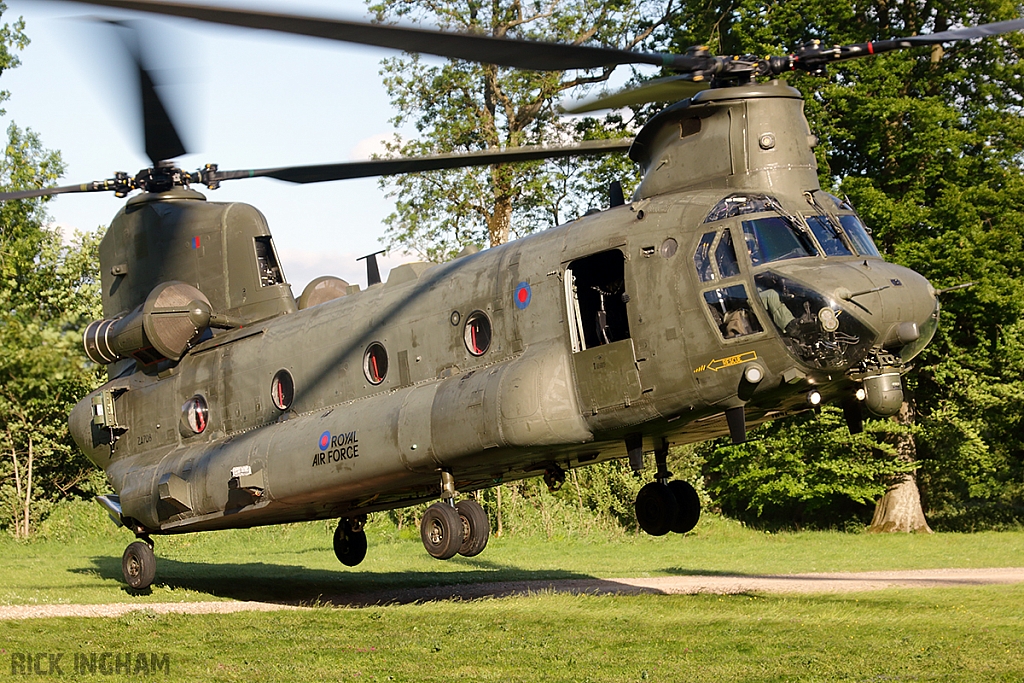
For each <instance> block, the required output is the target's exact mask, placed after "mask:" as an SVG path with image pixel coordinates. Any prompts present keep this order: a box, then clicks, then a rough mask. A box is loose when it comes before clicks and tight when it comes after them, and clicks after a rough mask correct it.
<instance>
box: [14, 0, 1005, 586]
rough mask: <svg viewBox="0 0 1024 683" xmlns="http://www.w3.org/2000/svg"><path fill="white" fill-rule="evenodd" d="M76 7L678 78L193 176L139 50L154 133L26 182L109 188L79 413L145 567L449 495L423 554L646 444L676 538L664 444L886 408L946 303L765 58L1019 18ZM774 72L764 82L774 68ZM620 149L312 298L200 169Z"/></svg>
mask: <svg viewBox="0 0 1024 683" xmlns="http://www.w3.org/2000/svg"><path fill="white" fill-rule="evenodd" d="M88 4H95V5H103V6H108V7H115V8H120V9H129V10H140V11H144V12H150V13H158V14H164V15H170V16H180V17H187V18H193V19H199V20H205V21H212V22H217V23H223V24H232V25H237V26H247V27H251V28H261V29H271V30H277V31H285V32H288V33H295V34H302V35H308V36H316V37H321V38H329V39H336V40H343V41H349V42H357V43H363V44H370V45H376V46H380V47H390V48H394V49H398V50H407V51H419V52H426V53H430V54H434V55H440V56H444V57H453V58H459V59H467V60H474V61H479V62H486V63H492V64H497V65H501V66H506V67H513V68H522V69H535V70H567V69H589V68H599V67H605V66H612V65H618V64H635V63H640V64H655V65H658V66H663V67H664V68H666V69H667V70H669V71H672V72H674V73H675V75H673V76H669V77H667V78H662V79H658V80H656V81H652V82H649V83H647V84H645V85H641V86H639V87H637V88H633V89H631V90H628V91H626V92H623V93H619V94H615V95H611V96H606V97H603V98H599V99H597V100H596V101H593V102H590V103H588V104H587V105H586V106H587V107H589V108H594V109H596V108H607V107H621V106H625V105H627V104H631V103H642V102H648V101H659V100H666V99H672V100H676V99H678V100H680V101H678V102H677V103H676V104H674V105H671V106H669V107H668V108H666V109H664V110H663V111H661V112H660V113H659V114H657V115H656V116H654V117H653V118H652V119H651V120H650V121H649V122H648V123H647V125H646V126H644V128H643V129H642V130H641V131H640V132H639V134H638V135H637V136H636V138H635V139H634V140H632V141H631V143H630V142H629V141H627V142H625V143H624V142H622V141H613V142H611V143H600V144H596V145H584V146H573V147H565V148H542V149H538V148H526V149H520V150H508V151H496V152H481V153H477V154H470V155H461V156H460V155H445V156H434V157H423V158H414V159H381V160H371V161H367V162H352V163H342V164H329V165H321V166H301V167H287V168H275V169H262V170H252V171H222V170H220V169H218V168H217V167H216V166H213V165H209V166H206V167H205V168H203V169H200V170H198V171H194V172H188V171H183V170H181V169H179V168H177V167H175V166H174V164H173V161H171V160H173V159H174V158H175V157H176V156H180V155H181V154H183V153H184V148H183V146H182V145H181V142H180V139H179V138H178V136H177V134H176V132H175V131H174V128H173V125H172V124H171V123H170V118H169V117H168V116H167V114H166V110H165V109H164V108H163V105H162V104H161V103H160V101H159V98H158V97H157V96H156V91H155V89H154V87H153V84H152V79H150V77H149V75H148V74H147V72H146V71H145V70H144V69H142V68H141V66H140V67H139V78H140V85H141V88H142V90H143V104H144V109H145V121H146V148H147V154H148V156H149V157H150V159H151V160H152V161H153V166H152V167H151V168H149V169H145V170H143V171H141V172H140V173H138V174H137V175H135V176H129V175H127V174H124V173H119V174H117V175H116V176H115V177H114V178H112V179H109V180H103V181H97V182H93V183H86V184H82V185H72V186H66V187H57V188H47V189H42V190H34V191H23V192H11V193H6V194H3V195H0V199H5V200H11V199H19V198H28V197H38V196H46V195H52V194H62V193H72V192H91V191H113V192H115V193H116V194H117V195H118V196H127V195H128V194H129V193H131V192H132V191H134V190H140V191H141V192H140V193H139V194H136V195H135V196H133V197H131V198H130V199H128V200H127V202H126V204H125V206H124V208H123V209H121V211H119V212H118V214H117V216H116V217H115V218H114V220H113V221H112V223H111V225H110V228H109V230H108V231H107V233H106V235H105V236H104V238H103V240H102V243H101V245H100V266H101V278H102V295H103V311H104V315H105V318H104V319H103V320H100V321H96V322H94V323H92V324H91V325H89V326H88V328H87V329H86V331H85V335H84V344H85V351H86V354H87V355H88V357H89V358H90V359H91V360H93V361H94V362H96V363H101V364H104V365H106V366H107V367H108V371H109V377H110V379H109V381H108V382H107V383H105V384H104V385H103V386H101V387H100V388H98V389H97V390H96V391H94V392H92V393H91V394H90V395H89V396H87V397H85V398H83V399H82V400H81V402H79V403H78V404H77V406H76V407H75V408H74V410H73V411H72V413H71V416H70V418H69V422H70V429H71V433H72V435H73V437H74V439H75V441H76V443H77V444H78V445H79V447H80V448H81V449H82V451H83V452H84V453H85V454H86V455H87V456H88V457H89V458H90V459H91V460H92V461H93V462H94V463H95V464H96V465H97V466H98V467H100V468H102V469H103V470H104V472H105V473H106V475H107V479H108V481H109V482H110V484H111V487H112V488H113V490H114V493H113V494H111V495H106V496H100V497H99V498H98V502H99V503H100V504H101V505H103V506H104V507H105V508H106V509H107V511H108V512H109V513H110V515H111V517H112V518H113V520H114V521H115V522H116V523H118V524H119V525H123V526H125V527H126V528H128V529H129V530H130V531H132V532H133V533H134V534H135V536H136V537H137V539H138V540H136V541H134V542H133V543H131V544H130V545H129V546H128V547H127V549H126V550H125V552H124V555H123V558H122V568H123V571H124V577H125V580H126V581H127V583H128V584H129V586H131V587H132V588H134V589H143V588H146V587H148V586H149V585H150V584H151V583H152V582H153V580H154V578H155V575H156V559H155V555H154V552H153V541H152V539H153V537H154V536H158V535H162V534H180V533H189V532H194V531H210V530H216V529H228V528H244V527H251V526H257V525H268V524H280V523H288V522H296V521H304V520H314V519H338V520H339V523H338V527H337V530H336V531H335V534H334V551H335V553H336V555H337V557H338V559H339V560H340V561H341V562H342V563H343V564H345V565H347V566H355V565H358V564H359V563H360V562H361V561H362V560H363V558H364V557H365V555H366V552H367V539H366V533H365V530H364V528H363V526H364V523H365V521H366V518H367V515H368V514H370V513H372V512H376V511H382V510H388V509H394V508H400V507H404V506H409V505H413V504H418V503H423V502H429V501H431V500H435V501H438V502H435V503H434V504H433V505H431V506H430V507H429V508H427V510H426V512H425V513H424V515H423V518H422V522H421V537H422V540H423V544H424V546H425V548H426V550H427V551H428V553H429V554H430V555H432V556H433V557H436V558H438V559H448V558H451V557H453V556H455V555H456V554H461V555H463V556H467V557H471V556H474V555H477V554H479V553H480V552H482V551H483V550H484V548H485V546H486V544H487V540H488V536H489V532H490V522H489V520H488V517H487V514H486V513H485V511H484V510H483V508H482V507H481V505H480V504H479V503H478V502H476V500H475V499H474V498H472V497H465V496H462V495H460V492H461V493H462V494H466V493H471V492H475V491H478V490H481V489H484V488H487V487H491V486H495V485H498V484H500V483H502V482H507V481H513V480H517V479H521V478H525V477H531V476H543V477H544V478H545V480H546V481H547V483H548V484H549V486H552V487H556V486H558V485H559V484H560V483H561V482H562V481H564V479H565V475H566V471H567V470H570V469H571V468H575V467H580V466H585V465H589V464H592V463H597V462H602V461H606V460H610V459H613V458H628V459H629V462H630V464H631V465H632V467H633V468H634V469H635V470H640V469H641V468H642V467H643V465H644V458H645V455H646V454H653V455H654V461H655V465H656V467H657V471H656V475H655V481H653V482H651V483H649V484H647V485H645V486H644V487H643V488H642V489H641V491H640V492H639V494H638V496H637V499H636V515H637V520H638V523H639V525H640V527H641V528H642V529H643V530H644V531H645V532H647V533H649V534H654V535H663V534H666V533H670V532H674V533H684V532H686V531H689V530H690V529H692V528H693V527H694V526H695V525H696V523H697V521H698V519H699V516H700V502H699V499H698V497H697V494H696V492H695V491H694V490H693V488H692V487H691V486H690V485H689V484H688V483H686V482H684V481H680V480H673V479H672V475H671V473H670V472H669V471H668V468H667V464H666V457H667V454H668V451H669V448H670V446H672V445H674V444H683V443H691V442H696V441H701V440H706V439H711V438H715V437H718V436H722V435H730V436H731V438H732V440H733V441H734V442H737V443H738V442H742V441H744V440H745V438H746V437H745V435H746V433H747V430H748V429H749V428H751V427H752V426H755V425H758V424H760V423H763V422H765V421H767V420H773V419H776V418H781V417H784V416H787V415H792V414H795V413H799V412H803V411H806V410H810V409H813V408H814V407H816V406H818V405H820V404H823V403H838V404H840V405H842V407H843V409H844V412H845V414H846V418H847V422H848V425H849V428H850V429H851V431H858V430H860V429H861V423H862V419H863V414H864V412H865V411H866V412H867V413H870V414H872V415H876V416H888V415H892V414H894V413H896V412H897V411H898V409H899V407H900V405H901V403H902V400H903V392H902V386H901V375H902V373H904V372H905V371H906V370H907V368H908V363H909V362H910V361H911V360H912V359H913V358H914V357H915V356H916V355H917V354H918V353H920V351H921V350H922V349H923V348H924V347H925V346H926V345H927V344H928V342H929V341H930V340H931V338H932V336H933V335H934V333H935V330H936V328H937V325H938V313H939V305H938V301H937V298H936V291H935V289H934V288H933V287H932V285H931V284H930V283H929V282H928V281H927V280H926V279H925V278H924V277H922V276H921V275H919V274H918V273H916V272H914V271H912V270H909V269H907V268H904V267H901V266H897V265H894V264H891V263H888V262H886V261H885V260H884V259H883V258H882V257H881V255H880V254H879V252H878V250H877V248H876V247H875V245H874V244H873V242H872V240H871V237H870V231H869V229H868V228H867V227H866V226H865V225H864V223H863V222H862V221H861V219H860V218H859V217H858V215H857V213H856V212H855V211H854V210H853V208H852V207H851V206H850V205H849V203H848V202H846V201H844V200H841V199H838V198H836V197H834V196H832V195H830V194H828V193H827V192H824V191H822V190H821V188H820V186H819V184H818V176H817V165H816V161H815V156H814V153H813V147H814V145H815V143H816V139H815V138H814V136H813V135H812V133H811V131H810V129H809V127H808V124H807V121H806V119H805V117H804V113H803V98H802V96H801V94H800V93H799V92H798V91H797V90H795V89H794V88H792V87H789V86H788V85H786V84H784V83H783V82H781V81H779V80H776V77H777V76H779V75H781V74H783V73H785V72H788V71H792V70H802V71H807V72H811V73H823V72H824V69H825V66H826V65H827V64H828V63H831V62H836V61H841V60H845V59H851V58H855V57H863V56H868V55H872V54H878V53H881V52H886V51H890V50H896V49H905V48H912V47H915V46H920V45H934V44H939V43H944V42H949V41H955V40H966V39H973V38H981V37H985V36H992V35H998V34H1000V33H1005V32H1009V31H1015V30H1018V29H1020V28H1024V20H1015V21H1010V22H1001V23H996V24H988V25H983V26H977V27H969V28H963V29H956V30H951V31H946V32H943V33H937V34H933V35H926V36H914V37H909V38H900V39H895V40H885V41H878V42H872V43H864V44H858V45H849V46H842V47H823V46H822V45H820V44H817V43H815V44H811V45H807V46H804V47H802V48H800V49H799V50H797V51H796V52H794V53H792V54H790V55H784V56H777V57H768V58H757V57H752V56H713V55H710V54H709V53H708V52H707V51H706V50H705V49H702V48H697V49H693V50H691V51H689V52H687V53H686V54H683V55H675V54H658V53H643V52H630V51H621V50H613V49H605V48H599V47H589V46H579V45H564V44H549V43H537V42H528V41H517V40H511V39H498V38H493V37H488V36H482V35H467V34H451V33H443V32H436V31H426V30H421V29H412V28H406V27H400V26H391V25H380V24H364V23H359V22H348V21H339V20H328V19H319V18H314V17H304V16H287V15H280V14H269V13H264V12H254V11H247V10H242V9H227V8H212V7H204V6H198V5H184V4H172V3H165V2H155V1H152V0H94V1H93V2H90V3H88ZM758 79H762V81H761V82H759V81H758ZM627 147H628V149H629V156H630V158H631V159H632V160H634V161H635V162H637V163H638V164H639V165H640V166H641V167H642V169H643V172H644V174H643V180H642V182H641V183H640V185H639V186H638V187H637V188H636V190H635V192H634V193H633V195H632V196H631V197H630V198H629V199H628V200H627V199H626V198H625V197H624V196H623V195H622V192H621V189H620V188H615V187H613V188H612V190H611V193H610V194H611V196H610V204H611V206H610V208H608V209H607V210H604V211H600V212H597V213H594V214H592V215H587V216H584V217H581V218H579V219H577V220H575V221H573V222H571V223H568V224H566V225H562V226H559V227H557V228H553V229H550V230H547V231H545V232H542V233H538V234H534V235H531V236H529V237H525V238H522V239H518V240H515V241H513V242H510V243H507V244H503V245H500V246H495V247H492V248H490V249H486V250H484V251H479V252H476V253H469V252H467V253H464V254H462V255H460V257H458V258H456V259H454V260H452V261H450V262H447V263H440V264H430V263H408V264H404V265H401V266H398V267H396V268H394V269H392V270H391V272H390V274H389V276H388V278H387V280H386V281H382V279H381V278H380V275H379V272H378V270H377V266H376V262H375V260H374V257H373V256H370V257H368V258H367V271H368V286H367V288H366V289H365V290H362V289H360V287H359V286H357V285H349V284H348V283H346V282H344V281H342V280H340V279H338V278H331V277H325V278H320V279H318V280H315V281H313V282H311V283H310V284H309V286H307V287H306V289H305V290H304V291H303V292H302V293H301V295H300V296H299V297H298V298H297V299H296V298H295V297H294V295H293V293H292V291H291V288H290V286H289V284H288V283H287V281H286V280H285V278H284V276H283V273H282V268H281V264H280V262H279V259H278V257H277V253H276V251H275V248H274V243H273V239H272V236H271V233H270V230H269V228H268V226H267V223H266V221H265V219H264V218H263V216H262V214H260V212H259V211H258V210H257V209H256V208H254V207H252V206H249V205H247V204H241V203H215V202H210V201H207V200H206V198H205V197H204V196H203V195H202V194H200V193H199V192H197V191H195V190H194V189H192V188H193V187H194V186H197V185H205V186H206V187H207V188H209V189H211V190H212V189H215V188H216V187H217V186H218V185H219V183H221V182H223V181H226V180H233V179H238V178H248V177H273V178H278V179H281V180H286V181H290V182H321V181H328V180H337V179H342V178H349V177H364V176H371V175H387V174H394V173H405V172H417V171H424V170H431V169H438V168H452V167H459V166H468V165H491V164H498V163H512V162H515V161H520V160H528V159H541V158H551V157H556V156H567V155H573V154H581V153H587V154H591V153H609V152H613V151H622V150H624V149H626V148H627Z"/></svg>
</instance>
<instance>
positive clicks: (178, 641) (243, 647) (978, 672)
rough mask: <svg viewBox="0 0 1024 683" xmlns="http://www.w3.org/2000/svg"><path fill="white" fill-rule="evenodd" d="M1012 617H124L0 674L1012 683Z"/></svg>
mask: <svg viewBox="0 0 1024 683" xmlns="http://www.w3.org/2000/svg"><path fill="white" fill-rule="evenodd" d="M1022 606H1024V587H1021V586H993V587H984V588H969V589H964V590H950V589H931V590H897V589H891V590H886V591H879V592H873V593H863V594H854V595H849V594H848V595H833V596H803V597H779V596H762V595H733V596H707V595H698V596H651V595H644V596H635V597H621V596H619V597H612V596H605V597H596V596H572V595H564V594H557V595H553V594H539V595H532V596H527V597H517V598H501V599H487V600H479V601H473V602H434V603H425V604H413V605H402V606H391V607H376V608H363V609H347V608H340V609H339V608H318V609H314V610H312V611H304V612H276V613H269V614H260V613H252V612H249V613H238V614H231V615H210V616H189V615H166V616H157V615H154V614H152V613H148V614H147V613H145V612H136V613H132V614H129V615H127V616H125V617H121V618H118V619H111V620H105V619H45V620H26V621H20V622H6V623H0V647H2V649H3V651H4V652H3V653H0V665H3V670H0V676H4V675H5V674H6V673H7V671H6V669H7V666H8V663H9V661H10V658H11V657H15V656H16V655H17V653H22V652H30V653H31V652H44V653H63V658H62V663H63V666H62V671H63V672H64V675H63V676H61V677H60V678H61V680H78V679H82V680H86V679H88V680H102V679H104V678H111V676H110V675H108V676H102V675H100V674H92V675H85V676H78V675H76V674H75V673H74V671H73V668H74V661H75V655H76V653H77V654H79V656H80V657H81V656H82V655H83V654H88V653H96V652H99V653H103V652H109V653H133V654H132V657H131V659H132V661H134V658H135V657H137V654H136V653H139V652H142V653H147V654H148V653H157V654H158V655H159V657H160V658H161V661H163V660H162V658H163V657H164V656H166V663H167V668H166V669H165V670H160V671H157V672H156V673H157V676H156V677H158V678H164V679H171V680H196V681H198V680H202V681H289V682H291V681H306V680H325V681H384V680H395V681H450V680H466V681H503V682H505V681H615V682H622V681H670V682H676V681H716V682H718V681H836V680H845V681H972V682H973V681H1020V680H1022V678H1024V610H1022V609H1021V608H1022ZM150 657H151V655H150ZM126 661H127V660H126ZM47 665H48V662H47V664H44V666H43V670H44V671H45V670H46V668H47ZM168 672H169V675H168ZM132 673H133V674H134V671H133V672H132ZM117 677H118V678H132V676H127V675H124V674H121V675H118V676H117ZM15 678H20V677H18V676H12V679H15ZM134 678H135V679H139V678H146V677H145V676H143V675H141V674H139V675H135V676H134Z"/></svg>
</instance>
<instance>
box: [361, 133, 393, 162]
mask: <svg viewBox="0 0 1024 683" xmlns="http://www.w3.org/2000/svg"><path fill="white" fill-rule="evenodd" d="M392 137H394V134H393V133H379V134H377V135H371V136H370V137H368V138H363V139H362V140H360V141H359V142H357V143H356V146H355V147H353V148H352V155H351V157H352V159H353V160H359V159H369V158H370V157H372V156H373V155H374V154H381V155H383V154H386V153H387V149H385V148H384V143H385V142H388V141H390V140H391V139H392Z"/></svg>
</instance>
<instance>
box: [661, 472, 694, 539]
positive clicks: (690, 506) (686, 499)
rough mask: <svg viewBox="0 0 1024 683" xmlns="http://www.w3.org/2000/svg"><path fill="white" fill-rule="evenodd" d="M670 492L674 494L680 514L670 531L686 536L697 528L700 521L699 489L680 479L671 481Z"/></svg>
mask: <svg viewBox="0 0 1024 683" xmlns="http://www.w3.org/2000/svg"><path fill="white" fill-rule="evenodd" d="M668 490H669V491H671V492H672V495H673V496H674V497H675V499H676V503H677V504H678V505H679V512H678V514H676V519H675V522H673V523H672V528H671V529H670V531H672V532H674V533H677V534H685V533H686V532H687V531H690V530H692V529H693V527H695V526H697V522H698V521H700V496H699V495H697V489H695V488H693V487H692V486H690V483H689V482H686V481H682V480H680V479H676V480H675V481H670V482H669V483H668Z"/></svg>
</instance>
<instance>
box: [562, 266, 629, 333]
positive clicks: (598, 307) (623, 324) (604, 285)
mask: <svg viewBox="0 0 1024 683" xmlns="http://www.w3.org/2000/svg"><path fill="white" fill-rule="evenodd" d="M625 264H626V258H625V256H624V255H623V253H622V252H621V251H619V250H618V249H613V250H611V251H604V252H601V253H600V254H594V255H593V256H588V257H586V258H582V259H579V260H576V261H573V262H572V263H571V264H570V265H569V267H568V268H567V269H566V271H565V276H566V277H565V285H566V299H567V304H568V307H569V321H570V324H569V328H570V337H571V339H572V347H573V351H585V350H586V349H590V348H594V347H595V346H601V345H603V344H610V343H612V342H616V341H620V340H622V339H629V319H628V316H627V314H626V302H627V301H628V300H629V297H628V296H627V295H626V285H625V282H626V277H625V271H626V265H625Z"/></svg>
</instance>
